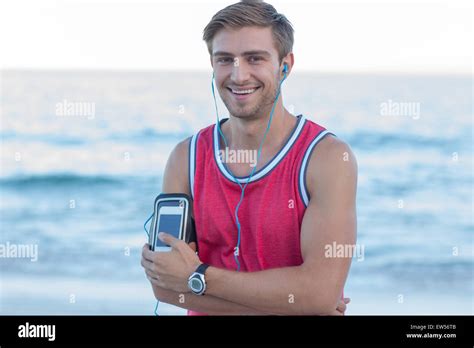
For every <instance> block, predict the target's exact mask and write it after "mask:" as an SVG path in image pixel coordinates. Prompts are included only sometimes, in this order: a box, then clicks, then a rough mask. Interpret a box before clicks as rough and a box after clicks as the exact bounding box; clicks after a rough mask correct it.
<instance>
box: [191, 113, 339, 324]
mask: <svg viewBox="0 0 474 348" xmlns="http://www.w3.org/2000/svg"><path fill="white" fill-rule="evenodd" d="M226 120H227V119H225V120H222V121H221V124H222V123H223V122H225V121H226ZM328 134H331V133H329V132H328V131H327V130H326V129H325V128H323V127H321V126H320V125H318V124H316V123H314V122H312V121H309V120H307V119H305V118H304V116H302V115H300V116H298V120H297V123H296V126H295V128H294V129H293V131H292V133H291V135H290V137H289V138H288V140H287V141H286V143H285V145H284V146H283V147H282V149H281V150H280V151H279V152H278V153H277V154H276V155H275V157H274V158H273V159H272V160H271V161H270V162H268V164H266V165H265V166H264V167H263V168H261V169H259V170H258V171H256V172H255V173H254V175H253V177H252V179H251V180H250V182H249V184H248V186H247V188H246V189H245V196H244V199H243V201H242V203H241V205H240V208H239V212H238V214H239V221H240V224H241V243H240V252H239V254H240V255H239V262H240V271H241V272H255V271H261V270H266V269H270V268H281V267H289V266H298V265H300V264H302V263H303V259H302V256H301V247H300V230H301V223H302V220H303V215H304V212H305V210H306V207H307V205H308V202H309V196H308V192H307V189H306V183H305V181H306V180H305V173H306V168H307V164H308V159H309V158H310V155H311V152H312V150H313V149H314V147H315V146H316V145H317V143H318V142H319V141H320V140H321V139H323V138H324V137H325V136H326V135H328ZM219 137H220V135H219V134H218V132H217V127H216V126H215V125H211V126H209V127H207V128H204V129H202V130H201V131H199V132H198V133H197V134H196V135H194V136H193V137H192V138H191V141H190V144H189V174H190V175H189V183H190V188H191V193H192V196H193V201H194V218H195V222H196V233H197V242H198V248H199V258H200V259H201V261H202V262H204V263H207V264H209V265H211V266H214V267H218V268H223V269H228V270H233V271H235V270H237V264H236V261H235V258H234V248H235V247H236V244H237V237H238V233H237V225H236V221H235V217H234V212H235V207H236V205H237V203H238V202H239V200H240V195H241V188H240V187H239V185H238V184H237V183H236V182H235V181H234V178H233V177H232V175H231V174H230V172H229V170H228V169H227V167H226V165H225V163H223V162H225V159H224V161H223V160H222V158H221V157H220V156H219ZM250 170H251V167H249V172H250ZM236 178H237V180H239V182H241V184H242V185H245V183H246V182H247V179H248V177H236ZM188 314H189V315H202V314H204V313H199V312H194V311H188Z"/></svg>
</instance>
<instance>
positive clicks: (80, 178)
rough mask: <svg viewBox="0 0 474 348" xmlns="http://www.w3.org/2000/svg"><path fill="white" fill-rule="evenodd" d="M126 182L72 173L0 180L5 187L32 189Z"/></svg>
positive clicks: (119, 179) (22, 176)
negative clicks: (33, 187)
mask: <svg viewBox="0 0 474 348" xmlns="http://www.w3.org/2000/svg"><path fill="white" fill-rule="evenodd" d="M124 181H126V178H125V177H124V176H111V175H77V174H72V173H62V174H40V175H21V176H15V177H6V178H1V179H0V186H3V187H10V188H15V187H22V188H25V187H31V186H41V187H44V186H50V185H54V186H76V185H77V186H79V185H120V184H121V183H123V182H124Z"/></svg>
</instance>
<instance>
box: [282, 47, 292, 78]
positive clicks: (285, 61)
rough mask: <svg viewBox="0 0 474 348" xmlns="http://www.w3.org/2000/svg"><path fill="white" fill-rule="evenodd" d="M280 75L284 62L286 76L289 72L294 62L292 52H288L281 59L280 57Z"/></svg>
mask: <svg viewBox="0 0 474 348" xmlns="http://www.w3.org/2000/svg"><path fill="white" fill-rule="evenodd" d="M281 63H282V68H281V69H282V76H283V69H284V67H285V64H286V76H287V77H288V75H289V74H290V72H291V69H292V68H293V65H294V64H295V57H294V55H293V52H290V53H288V54H287V55H286V56H285V57H284V58H283V59H282V62H281Z"/></svg>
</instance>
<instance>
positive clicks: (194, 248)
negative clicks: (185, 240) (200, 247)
mask: <svg viewBox="0 0 474 348" xmlns="http://www.w3.org/2000/svg"><path fill="white" fill-rule="evenodd" d="M188 245H189V247H190V248H191V249H193V251H196V250H197V244H196V242H191V243H189V244H188Z"/></svg>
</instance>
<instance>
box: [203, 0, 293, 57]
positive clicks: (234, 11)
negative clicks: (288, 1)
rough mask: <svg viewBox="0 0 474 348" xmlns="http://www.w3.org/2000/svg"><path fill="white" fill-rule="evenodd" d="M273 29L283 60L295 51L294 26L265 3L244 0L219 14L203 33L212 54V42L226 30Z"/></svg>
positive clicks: (275, 42)
mask: <svg viewBox="0 0 474 348" xmlns="http://www.w3.org/2000/svg"><path fill="white" fill-rule="evenodd" d="M249 26H257V27H262V28H265V27H271V28H272V34H273V40H274V44H275V47H276V49H277V51H278V56H279V59H280V62H281V60H282V59H283V58H284V57H285V56H286V55H287V54H288V53H290V52H291V51H292V50H293V42H294V38H293V26H292V25H291V23H290V21H289V20H288V19H287V18H286V17H285V16H284V15H283V14H281V13H278V12H277V10H276V9H275V8H274V7H273V6H272V5H270V4H267V3H265V2H263V1H256V0H253V1H252V0H243V1H241V2H238V3H236V4H233V5H230V6H227V7H225V8H223V9H222V10H220V11H219V12H217V13H216V14H215V15H214V16H213V17H212V19H211V21H210V22H209V23H208V24H207V25H206V27H205V28H204V31H203V37H202V38H203V40H204V41H205V42H206V44H207V49H208V50H209V54H212V40H213V39H214V36H215V35H216V34H217V32H218V31H219V30H221V29H224V28H231V29H239V28H243V27H249Z"/></svg>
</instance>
